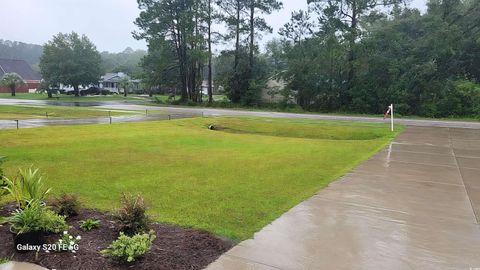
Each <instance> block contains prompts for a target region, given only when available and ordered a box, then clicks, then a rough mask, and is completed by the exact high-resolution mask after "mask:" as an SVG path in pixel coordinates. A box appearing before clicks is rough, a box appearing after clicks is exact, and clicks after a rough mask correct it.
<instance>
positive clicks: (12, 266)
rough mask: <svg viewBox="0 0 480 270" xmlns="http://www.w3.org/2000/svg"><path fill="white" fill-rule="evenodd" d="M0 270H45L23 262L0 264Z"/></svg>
mask: <svg viewBox="0 0 480 270" xmlns="http://www.w3.org/2000/svg"><path fill="white" fill-rule="evenodd" d="M0 270H47V269H46V268H43V267H41V266H38V265H36V264H31V263H24V262H8V263H4V264H0Z"/></svg>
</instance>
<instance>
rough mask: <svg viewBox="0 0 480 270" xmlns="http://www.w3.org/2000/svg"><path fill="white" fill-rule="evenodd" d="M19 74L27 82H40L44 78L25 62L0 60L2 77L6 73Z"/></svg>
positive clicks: (0, 75) (0, 74)
mask: <svg viewBox="0 0 480 270" xmlns="http://www.w3.org/2000/svg"><path fill="white" fill-rule="evenodd" d="M13 72H15V73H17V74H18V75H20V76H21V77H22V78H23V79H24V80H25V81H40V80H41V79H42V76H40V74H38V73H37V72H35V71H34V70H33V69H32V68H31V67H30V65H29V64H28V63H27V62H25V61H24V60H15V59H3V58H0V77H2V76H3V75H4V74H5V73H13Z"/></svg>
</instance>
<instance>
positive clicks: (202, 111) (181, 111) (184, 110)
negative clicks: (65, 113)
mask: <svg viewBox="0 0 480 270" xmlns="http://www.w3.org/2000/svg"><path fill="white" fill-rule="evenodd" d="M137 103H139V102H136V101H106V102H57V101H44V100H21V99H0V105H61V106H84V107H95V108H96V109H103V110H127V111H132V110H139V111H145V110H148V111H157V112H162V113H164V114H176V115H204V116H250V117H269V118H290V119H311V120H331V121H348V122H366V123H389V120H388V119H387V120H384V119H383V117H360V116H339V115H328V114H298V113H281V112H262V111H244V110H231V109H210V108H201V107H180V106H163V107H162V106H146V105H139V104H137ZM140 103H142V102H141V101H140ZM139 121H141V119H139ZM395 122H396V123H397V124H401V125H407V126H420V127H448V128H471V129H480V122H464V121H443V120H420V119H396V120H395ZM71 123H72V124H74V122H71ZM80 124H81V123H80ZM0 128H2V125H1V123H0Z"/></svg>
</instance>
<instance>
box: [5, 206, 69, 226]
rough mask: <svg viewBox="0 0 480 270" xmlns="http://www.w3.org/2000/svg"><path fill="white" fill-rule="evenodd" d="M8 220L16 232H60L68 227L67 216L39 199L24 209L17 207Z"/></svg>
mask: <svg viewBox="0 0 480 270" xmlns="http://www.w3.org/2000/svg"><path fill="white" fill-rule="evenodd" d="M7 221H8V222H9V223H10V225H11V226H12V229H13V230H14V231H15V232H16V233H27V232H36V231H41V232H46V233H59V232H61V231H64V230H66V229H67V228H68V226H67V223H66V222H65V217H63V216H60V215H57V214H56V213H55V212H53V211H52V210H49V209H47V208H46V207H45V206H43V205H41V204H40V203H39V202H38V201H31V202H29V204H28V205H27V206H26V207H25V208H24V209H17V210H16V211H15V212H14V213H13V214H12V216H10V217H8V218H7Z"/></svg>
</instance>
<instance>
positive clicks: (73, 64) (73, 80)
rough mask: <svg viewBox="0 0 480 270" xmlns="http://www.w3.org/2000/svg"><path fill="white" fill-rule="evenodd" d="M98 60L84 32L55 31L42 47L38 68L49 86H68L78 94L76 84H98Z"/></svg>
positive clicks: (99, 72) (95, 51)
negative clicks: (80, 33) (63, 32)
mask: <svg viewBox="0 0 480 270" xmlns="http://www.w3.org/2000/svg"><path fill="white" fill-rule="evenodd" d="M101 63H102V58H101V56H100V53H99V52H98V51H97V49H96V47H95V45H93V43H92V42H91V41H90V40H89V39H88V38H87V37H86V36H85V35H83V36H79V35H78V34H77V33H75V32H72V33H70V34H62V33H59V34H58V35H56V36H54V37H53V38H52V40H50V41H49V42H48V43H47V44H45V45H44V46H43V54H42V57H41V59H40V70H41V73H42V76H43V79H44V80H46V81H47V82H48V83H49V84H50V85H59V84H64V85H70V86H72V87H73V88H74V92H75V96H79V95H80V92H79V86H88V85H90V84H92V83H95V84H96V83H98V81H99V79H100V76H102V75H103V71H102V69H101Z"/></svg>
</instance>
